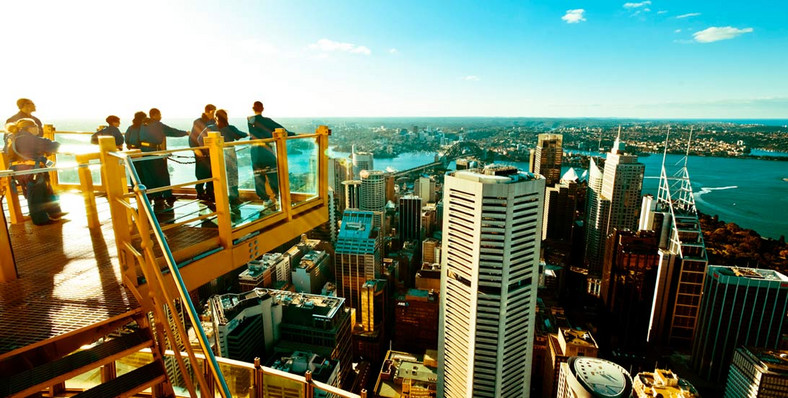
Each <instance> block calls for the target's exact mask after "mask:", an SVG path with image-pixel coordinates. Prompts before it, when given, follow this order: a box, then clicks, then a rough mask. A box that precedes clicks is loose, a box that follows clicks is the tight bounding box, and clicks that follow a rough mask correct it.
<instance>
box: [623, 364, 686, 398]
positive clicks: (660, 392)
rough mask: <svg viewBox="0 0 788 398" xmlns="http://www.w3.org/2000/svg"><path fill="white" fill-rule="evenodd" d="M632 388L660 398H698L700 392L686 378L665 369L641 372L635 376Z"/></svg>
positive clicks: (640, 392)
mask: <svg viewBox="0 0 788 398" xmlns="http://www.w3.org/2000/svg"><path fill="white" fill-rule="evenodd" d="M633 389H634V390H635V391H637V393H638V394H645V396H649V397H662V398H699V397H700V394H699V393H698V390H696V389H695V387H693V386H692V384H690V383H689V382H688V381H687V380H685V379H680V378H679V377H678V376H677V375H676V374H675V373H673V372H672V371H670V370H665V369H655V370H654V372H653V373H652V372H641V373H638V375H637V376H635V380H634V381H633Z"/></svg>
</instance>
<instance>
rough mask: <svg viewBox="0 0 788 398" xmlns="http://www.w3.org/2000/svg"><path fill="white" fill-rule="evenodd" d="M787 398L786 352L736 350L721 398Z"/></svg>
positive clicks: (746, 348)
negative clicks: (723, 394) (722, 397)
mask: <svg viewBox="0 0 788 398" xmlns="http://www.w3.org/2000/svg"><path fill="white" fill-rule="evenodd" d="M766 397H788V351H773V350H767V349H763V348H754V347H739V348H737V349H736V352H735V353H734V354H733V362H732V363H731V368H730V371H729V373H728V382H727V384H726V386H725V398H766Z"/></svg>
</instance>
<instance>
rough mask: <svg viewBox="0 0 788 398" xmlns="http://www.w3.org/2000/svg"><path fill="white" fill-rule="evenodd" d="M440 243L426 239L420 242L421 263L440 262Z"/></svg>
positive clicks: (432, 239)
mask: <svg viewBox="0 0 788 398" xmlns="http://www.w3.org/2000/svg"><path fill="white" fill-rule="evenodd" d="M440 251H441V241H439V240H437V239H434V238H427V239H424V241H422V242H421V262H423V263H430V264H432V263H440V262H441V253H440Z"/></svg>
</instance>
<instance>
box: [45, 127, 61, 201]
mask: <svg viewBox="0 0 788 398" xmlns="http://www.w3.org/2000/svg"><path fill="white" fill-rule="evenodd" d="M41 136H42V137H44V138H47V139H50V140H52V141H54V140H55V126H53V125H51V124H45V125H44V131H43V132H42V133H41ZM47 159H49V160H51V161H53V162H55V161H57V155H56V154H54V153H53V154H51V155H49V156H47ZM49 182H50V183H51V184H52V189H54V190H56V191H57V190H60V179H59V177H58V175H57V171H50V172H49Z"/></svg>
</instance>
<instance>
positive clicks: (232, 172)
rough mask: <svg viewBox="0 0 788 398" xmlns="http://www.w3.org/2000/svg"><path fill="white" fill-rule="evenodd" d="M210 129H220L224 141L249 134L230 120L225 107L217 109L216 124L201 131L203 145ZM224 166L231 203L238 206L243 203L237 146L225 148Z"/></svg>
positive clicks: (200, 139)
mask: <svg viewBox="0 0 788 398" xmlns="http://www.w3.org/2000/svg"><path fill="white" fill-rule="evenodd" d="M209 131H218V132H219V133H221V134H222V137H223V138H224V142H233V141H237V140H240V139H241V138H246V137H248V136H249V134H246V133H244V132H243V131H241V130H238V129H237V128H236V127H235V126H233V125H231V124H230V123H229V122H228V120H227V111H225V110H224V109H219V110H218V111H216V124H215V125H209V126H208V127H206V128H205V130H203V132H202V133H200V136H199V139H198V142H199V144H200V145H201V146H202V145H205V141H204V140H205V137H206V136H207V135H208V132H209ZM224 166H225V168H226V169H227V187H228V191H229V192H228V195H229V197H230V204H231V205H233V206H238V205H240V204H241V198H240V197H241V195H240V193H239V191H238V156H237V155H236V154H235V147H227V148H224Z"/></svg>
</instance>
